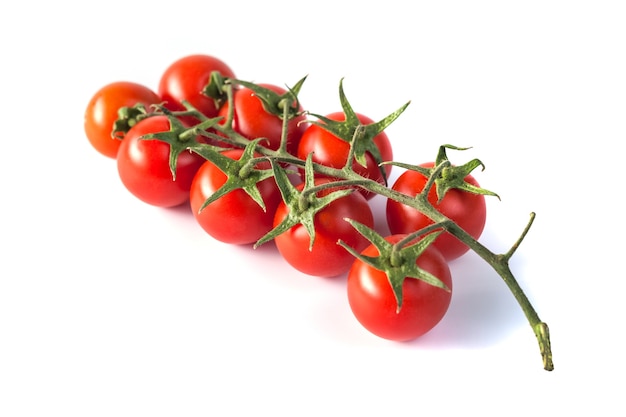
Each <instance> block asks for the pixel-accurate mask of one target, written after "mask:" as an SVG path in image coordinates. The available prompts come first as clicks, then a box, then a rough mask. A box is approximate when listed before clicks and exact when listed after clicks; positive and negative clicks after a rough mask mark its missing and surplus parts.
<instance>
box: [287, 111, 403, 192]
mask: <svg viewBox="0 0 626 417" xmlns="http://www.w3.org/2000/svg"><path fill="white" fill-rule="evenodd" d="M326 117H327V118H329V119H331V120H337V121H343V120H345V119H346V116H345V114H344V113H343V112H334V113H330V114H328V115H326ZM357 117H358V119H359V121H360V122H361V124H364V125H367V124H371V123H374V121H373V120H372V119H371V118H369V117H367V116H365V115H363V114H359V113H357ZM374 143H375V144H376V146H377V147H378V150H379V152H380V155H381V157H382V160H383V161H391V160H392V159H393V149H392V146H391V142H390V140H389V137H388V136H387V134H386V133H385V132H381V133H379V134H378V135H376V137H374ZM311 152H313V162H317V163H320V164H323V165H326V166H330V167H332V168H337V169H341V168H343V167H344V166H345V165H346V161H347V160H348V154H349V152H350V143H348V142H346V141H345V140H343V139H340V138H338V137H337V136H335V135H334V134H332V133H330V132H328V131H327V130H325V129H324V128H322V127H319V126H317V125H314V124H311V125H309V126H308V127H307V129H306V130H305V131H304V133H303V134H302V137H301V139H300V144H299V145H298V151H297V156H298V158H300V159H303V160H305V159H306V158H307V155H309V154H310V153H311ZM365 159H366V161H367V163H366V166H362V165H361V164H359V163H358V162H356V161H354V162H353V164H352V169H353V170H354V171H355V172H356V173H357V174H359V175H361V176H363V177H365V178H369V179H372V180H375V181H377V182H379V183H381V184H382V183H384V178H383V175H382V173H381V171H380V168H379V166H378V164H377V162H376V160H375V159H374V157H373V156H372V155H371V154H370V153H369V152H368V153H366V154H365ZM391 169H392V165H385V166H384V170H385V173H386V175H387V177H389V174H390V173H391ZM316 176H318V177H320V178H321V177H322V176H321V175H320V174H316ZM359 192H360V193H361V194H363V195H364V196H365V198H367V199H371V198H373V197H374V196H375V194H374V193H371V192H368V191H366V190H364V189H361V188H359Z"/></svg>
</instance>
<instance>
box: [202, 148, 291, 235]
mask: <svg viewBox="0 0 626 417" xmlns="http://www.w3.org/2000/svg"><path fill="white" fill-rule="evenodd" d="M242 153H243V150H242V149H230V150H226V151H224V152H223V154H224V155H225V156H227V157H229V158H231V159H235V160H239V159H240V158H241V155H242ZM256 168H259V169H269V168H271V166H270V164H269V162H261V163H259V164H257V165H256ZM226 180H227V176H226V174H225V173H224V172H222V171H221V170H220V169H219V168H218V167H217V166H216V165H215V164H214V163H213V162H211V161H206V162H204V164H203V165H202V166H201V167H200V169H199V170H198V172H197V173H196V175H195V177H194V180H193V182H192V183H191V191H190V197H191V200H190V204H191V209H192V211H193V214H194V216H195V218H196V220H197V222H198V223H199V224H200V226H201V227H202V228H203V229H204V231H206V232H207V233H208V234H209V235H211V236H212V237H214V238H215V239H217V240H219V241H222V242H225V243H232V244H248V243H253V242H256V241H257V240H259V239H260V238H261V237H262V236H264V235H265V234H266V233H267V232H269V231H270V230H271V229H272V225H273V220H274V213H275V211H276V207H277V206H278V204H279V203H280V202H281V201H282V197H281V194H280V191H279V189H278V187H277V185H276V181H274V178H272V177H270V178H267V179H265V180H263V181H260V182H258V183H257V188H258V190H259V192H260V193H261V196H262V198H263V202H264V203H265V211H263V209H262V208H261V206H259V204H258V203H257V202H256V201H254V200H253V199H252V197H250V196H249V195H248V194H247V193H246V192H245V191H244V190H242V189H236V190H233V191H230V192H229V193H227V194H225V195H223V196H222V197H220V198H218V199H217V200H215V201H213V202H211V203H210V204H209V205H207V206H206V207H204V208H203V209H202V211H200V208H201V207H202V205H203V204H204V202H205V201H206V200H207V198H209V197H210V196H211V195H213V194H214V193H215V192H216V191H217V190H218V189H219V188H220V187H221V186H222V185H223V184H224V183H225V182H226Z"/></svg>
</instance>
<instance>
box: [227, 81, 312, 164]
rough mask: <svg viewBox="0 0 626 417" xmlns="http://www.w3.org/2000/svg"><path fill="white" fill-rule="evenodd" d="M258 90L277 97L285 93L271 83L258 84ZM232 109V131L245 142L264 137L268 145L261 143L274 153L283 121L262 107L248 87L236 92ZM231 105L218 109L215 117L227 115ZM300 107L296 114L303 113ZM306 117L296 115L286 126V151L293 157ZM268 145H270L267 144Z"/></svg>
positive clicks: (278, 143) (304, 127)
mask: <svg viewBox="0 0 626 417" xmlns="http://www.w3.org/2000/svg"><path fill="white" fill-rule="evenodd" d="M259 86H261V87H265V88H267V89H270V90H272V91H274V92H276V93H278V94H280V95H282V94H285V93H287V90H285V89H284V88H282V87H278V86H276V85H273V84H259ZM233 103H234V110H233V126H232V127H233V129H234V130H235V131H236V132H237V133H239V134H240V135H242V136H244V137H245V138H247V139H250V140H254V139H257V138H266V139H267V142H265V141H264V142H261V144H262V145H263V146H265V147H267V148H270V149H272V150H277V149H278V147H279V146H280V139H281V135H282V129H283V120H282V119H281V118H280V117H278V116H277V115H275V114H271V113H269V112H267V111H266V110H265V109H264V108H263V102H262V101H261V100H260V99H259V98H258V97H257V96H256V95H255V93H254V91H252V90H251V89H249V88H245V87H241V88H238V89H237V90H235V92H234V97H233ZM229 108H230V106H229V105H228V102H226V103H224V105H223V106H222V107H221V108H220V110H219V113H218V115H219V116H222V117H224V119H226V116H227V115H228V111H229ZM302 110H303V108H302V106H300V107H299V111H300V112H302ZM305 122H306V118H305V116H304V115H298V116H296V117H294V118H293V119H291V120H290V121H289V123H288V126H287V152H289V153H290V154H292V155H295V154H296V152H297V149H298V144H299V143H300V138H301V137H302V134H303V132H304V130H305V129H306V126H307V125H306V123H305ZM268 142H269V143H268Z"/></svg>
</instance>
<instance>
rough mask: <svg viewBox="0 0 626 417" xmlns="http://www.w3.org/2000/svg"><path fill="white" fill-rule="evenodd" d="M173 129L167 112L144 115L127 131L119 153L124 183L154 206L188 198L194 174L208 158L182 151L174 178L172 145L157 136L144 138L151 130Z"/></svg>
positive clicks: (178, 202) (140, 197)
mask: <svg viewBox="0 0 626 417" xmlns="http://www.w3.org/2000/svg"><path fill="white" fill-rule="evenodd" d="M169 130H170V121H169V119H168V118H167V116H153V117H149V118H147V119H143V120H141V121H140V122H139V123H137V124H136V125H135V126H133V127H132V128H131V129H130V130H129V131H128V133H126V136H125V137H124V140H123V141H122V144H121V146H120V149H119V152H118V155H117V168H118V173H119V176H120V179H121V180H122V183H123V184H124V186H125V187H126V188H127V189H128V190H129V191H130V192H131V193H132V194H133V195H135V196H136V197H137V198H139V199H140V200H142V201H144V202H145V203H148V204H151V205H153V206H159V207H174V206H178V205H181V204H183V203H185V202H187V201H188V200H189V190H190V188H191V182H192V180H193V177H194V175H195V173H196V171H197V170H198V169H199V168H200V166H201V165H202V163H203V162H204V161H205V159H204V158H202V157H201V156H199V155H197V154H195V153H192V152H189V151H184V152H182V153H181V154H180V155H179V156H178V160H177V161H178V162H177V166H176V179H175V180H174V179H173V178H172V172H171V171H170V167H169V157H170V145H169V144H168V143H166V142H163V141H160V140H156V139H155V140H142V139H140V137H141V136H143V135H146V134H149V133H157V132H165V131H169Z"/></svg>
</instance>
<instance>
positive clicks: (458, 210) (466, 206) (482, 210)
mask: <svg viewBox="0 0 626 417" xmlns="http://www.w3.org/2000/svg"><path fill="white" fill-rule="evenodd" d="M421 166H423V167H426V168H432V167H433V166H434V163H432V162H428V163H424V164H421ZM427 181H428V179H427V178H426V177H425V176H424V175H422V174H420V173H418V172H416V171H411V170H407V171H405V172H403V173H402V174H401V175H400V176H399V177H398V178H397V179H396V181H395V182H394V184H393V186H392V189H394V190H396V191H399V192H401V193H403V194H406V195H409V196H416V195H417V194H418V193H420V192H421V191H422V190H423V189H424V185H425V184H426V182H427ZM465 181H466V182H468V183H470V184H472V185H475V186H477V187H478V186H479V184H478V181H476V179H475V178H474V177H473V176H471V175H468V176H466V177H465ZM428 201H429V202H430V203H431V204H432V205H433V206H434V207H435V208H436V209H437V210H438V211H439V212H440V213H442V214H443V215H445V216H446V217H448V218H449V219H451V220H453V221H454V222H456V224H458V225H459V226H460V227H461V228H462V229H463V230H465V231H466V232H468V233H469V234H470V235H471V236H472V237H473V238H474V239H478V238H479V237H480V236H481V234H482V232H483V230H484V228H485V223H486V220H487V205H486V202H485V196H484V195H480V194H473V193H470V192H467V191H462V190H458V189H451V190H449V191H448V192H447V193H446V195H445V196H444V198H443V200H442V201H441V202H440V203H437V192H436V190H435V187H433V188H431V190H430V192H429V194H428ZM386 216H387V224H388V226H389V230H390V231H391V233H394V234H395V233H412V232H414V231H417V230H419V229H421V228H423V227H426V226H428V225H430V224H432V223H433V222H432V220H430V219H429V218H428V217H427V216H425V215H423V214H422V213H420V212H419V211H418V210H416V209H414V208H412V207H409V206H407V205H404V204H402V203H399V202H397V201H395V200H391V199H389V200H387V206H386ZM433 245H434V246H435V247H436V248H437V249H438V250H439V251H440V252H441V253H442V254H443V256H444V257H445V258H446V259H447V260H448V261H451V260H454V259H457V258H459V257H460V256H461V255H463V254H465V253H466V252H467V251H468V250H469V247H468V246H467V245H465V244H464V243H463V242H461V241H460V240H458V239H457V238H456V237H454V236H453V235H451V234H450V233H442V234H441V235H439V237H438V238H437V239H436V240H435V241H434V242H433Z"/></svg>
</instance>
